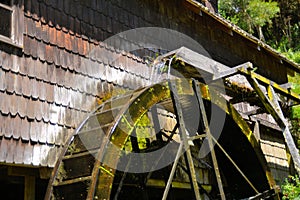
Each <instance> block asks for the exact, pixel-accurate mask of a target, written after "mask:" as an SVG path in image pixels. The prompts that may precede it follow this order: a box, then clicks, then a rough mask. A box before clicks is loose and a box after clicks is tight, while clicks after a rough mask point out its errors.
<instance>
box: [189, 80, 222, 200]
mask: <svg viewBox="0 0 300 200" xmlns="http://www.w3.org/2000/svg"><path fill="white" fill-rule="evenodd" d="M192 81H193V90H194V93H195V95H196V98H197V100H198V104H199V107H200V111H201V117H202V121H203V122H204V127H205V132H206V135H207V136H206V137H207V140H208V145H209V149H210V154H211V157H212V161H213V165H214V170H215V174H216V178H217V182H218V187H219V192H220V195H221V199H222V200H225V199H226V197H225V193H224V189H223V184H222V179H221V175H220V170H219V166H218V161H217V157H216V153H215V150H214V145H213V140H212V135H211V132H210V128H209V124H208V120H207V116H206V112H205V107H204V103H203V100H202V95H201V93H200V92H201V90H200V88H199V87H198V84H197V81H196V80H195V79H193V80H192Z"/></svg>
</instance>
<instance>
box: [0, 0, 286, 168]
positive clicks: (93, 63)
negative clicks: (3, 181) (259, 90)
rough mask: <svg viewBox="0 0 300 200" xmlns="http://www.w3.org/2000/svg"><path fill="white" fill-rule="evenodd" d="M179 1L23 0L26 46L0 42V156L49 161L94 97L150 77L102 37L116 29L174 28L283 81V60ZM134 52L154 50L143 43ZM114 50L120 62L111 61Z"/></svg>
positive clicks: (233, 61) (228, 59)
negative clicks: (144, 46) (21, 47)
mask: <svg viewBox="0 0 300 200" xmlns="http://www.w3.org/2000/svg"><path fill="white" fill-rule="evenodd" d="M184 2H185V1H181V0H175V1H159V0H154V1H153V0H126V1H119V0H111V1H107V0H63V1H60V0H39V1H37V0H24V18H25V19H24V35H23V46H24V48H23V49H18V48H13V47H11V46H9V45H6V44H2V43H1V44H0V99H1V101H0V162H1V163H9V164H11V163H15V164H24V165H34V166H49V167H53V165H54V163H55V161H56V159H57V156H58V154H59V152H60V150H61V148H62V146H63V144H64V143H65V141H66V138H67V137H68V135H70V134H71V132H73V131H74V130H75V127H77V126H78V125H79V123H80V121H82V120H83V119H84V117H85V116H86V115H87V114H88V113H89V112H90V111H91V110H92V109H93V108H94V107H95V106H96V105H97V100H101V99H102V98H103V97H104V96H105V95H106V94H107V93H110V92H111V91H112V90H113V89H114V88H118V87H119V88H126V89H135V88H138V87H141V86H144V85H146V84H148V83H149V74H150V72H149V68H148V67H147V66H146V64H145V63H144V61H143V60H142V59H141V58H139V57H137V56H135V55H133V54H130V53H128V52H123V51H120V50H118V49H114V48H112V47H110V46H107V45H105V44H104V43H102V41H103V40H105V39H107V38H108V37H110V36H112V35H114V34H116V33H119V32H121V31H125V30H129V29H133V28H137V27H150V26H154V27H164V28H169V29H173V30H177V31H179V32H182V33H184V34H186V35H188V36H190V37H192V38H193V39H195V40H196V41H198V42H199V43H200V44H201V45H202V46H203V47H204V48H205V49H206V50H207V51H208V53H209V54H210V56H211V57H212V58H213V59H215V60H218V61H220V62H222V63H224V64H227V65H229V66H235V65H238V64H240V63H243V62H246V61H251V62H254V64H255V65H256V66H259V69H258V71H260V72H261V73H262V74H263V75H265V76H267V77H269V78H272V79H273V80H275V81H277V82H278V83H285V82H286V81H287V77H286V73H287V71H288V70H287V68H286V67H285V65H288V66H289V67H291V66H290V65H289V64H288V63H286V62H285V61H282V62H280V59H278V58H277V57H276V56H275V57H274V55H273V54H272V53H270V51H269V50H266V49H265V48H264V47H261V46H259V45H257V44H258V41H256V40H254V39H253V38H247V35H246V36H243V35H241V34H238V33H237V32H236V31H235V30H233V29H230V28H229V27H228V26H224V23H225V22H224V21H220V19H219V18H217V17H212V15H211V14H209V13H208V12H207V11H205V10H202V11H201V12H198V13H195V10H193V8H189V7H188V6H184V5H185V4H184ZM253 41H254V42H253ZM176 42H177V41H174V43H176ZM141 48H143V47H141ZM170 50H173V49H170ZM273 53H274V52H273ZM137 55H150V56H154V55H155V54H154V52H152V51H151V50H149V49H143V51H142V53H141V54H138V53H137ZM115 56H117V57H119V59H118V62H114V63H113V64H112V63H109V62H108V60H107V59H108V58H110V57H115ZM274 72H276V73H274Z"/></svg>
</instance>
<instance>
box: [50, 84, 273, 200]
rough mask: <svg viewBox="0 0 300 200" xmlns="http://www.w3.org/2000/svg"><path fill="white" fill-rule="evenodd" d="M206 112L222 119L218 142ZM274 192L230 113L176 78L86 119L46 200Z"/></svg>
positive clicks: (249, 139) (247, 132) (255, 149)
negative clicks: (206, 151)
mask: <svg viewBox="0 0 300 200" xmlns="http://www.w3.org/2000/svg"><path fill="white" fill-rule="evenodd" d="M199 88H200V89H199ZM212 95H213V96H214V98H213V100H212V98H211V96H212ZM202 99H203V100H202ZM212 106H214V107H215V108H216V109H218V110H219V112H220V113H223V114H224V116H225V125H224V129H223V130H222V133H221V135H220V137H219V138H215V135H214V132H213V131H214V130H211V129H210V128H209V126H208V123H209V120H207V119H209V118H210V108H211V107H212ZM195 116H198V118H197V117H196V119H193V118H195ZM145 119H146V120H145ZM145 121H146V123H144V122H145ZM206 142H207V144H208V146H209V147H211V151H210V153H209V154H207V155H206V156H202V157H201V156H199V155H200V154H199V151H200V149H201V147H202V146H203V145H204V143H206ZM131 155H136V156H137V157H135V156H131ZM139 155H140V157H139ZM139 158H140V160H139ZM274 186H275V182H274V180H273V178H272V175H271V173H270V170H269V168H268V166H267V163H266V160H265V158H264V155H263V153H262V151H261V149H260V146H259V145H258V142H257V140H256V139H255V137H254V135H253V133H252V131H251V129H250V128H249V126H248V124H247V123H246V122H245V121H244V120H243V118H242V117H241V116H240V115H239V113H238V112H237V111H236V110H235V109H234V107H233V106H232V105H231V104H230V103H229V102H228V101H226V100H224V99H223V97H222V96H220V95H218V94H217V93H216V92H215V91H214V90H213V89H208V87H207V86H206V85H204V84H199V83H198V82H197V81H194V80H192V79H190V80H188V81H183V80H181V79H176V80H174V81H164V82H161V83H158V84H154V85H151V86H149V87H146V88H142V89H139V90H136V91H133V92H130V93H128V94H124V95H122V96H118V97H114V98H112V99H110V100H108V101H106V102H105V103H103V104H102V105H100V106H99V107H98V108H97V109H96V110H95V111H94V112H92V113H91V114H90V115H89V116H88V117H87V118H86V120H85V121H84V122H83V123H82V124H81V125H80V127H78V129H77V131H76V132H75V133H74V135H72V137H71V138H70V139H69V141H68V143H67V144H66V147H65V150H64V152H63V153H62V155H61V157H60V159H59V160H58V162H57V165H56V166H55V168H54V170H53V174H52V177H51V180H50V183H49V186H48V190H47V194H46V197H45V199H72V200H73V199H102V200H104V199H204V198H205V199H225V198H226V199H242V198H249V197H255V196H256V197H257V198H260V199H267V198H270V197H271V196H274V195H275V194H276V191H274V190H273V188H274Z"/></svg>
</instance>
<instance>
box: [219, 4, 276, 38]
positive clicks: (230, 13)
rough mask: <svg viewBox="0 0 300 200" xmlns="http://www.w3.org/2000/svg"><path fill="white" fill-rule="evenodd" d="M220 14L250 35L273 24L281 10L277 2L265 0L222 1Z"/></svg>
mask: <svg viewBox="0 0 300 200" xmlns="http://www.w3.org/2000/svg"><path fill="white" fill-rule="evenodd" d="M219 9H220V14H221V15H222V16H223V17H224V18H226V19H228V20H230V21H231V22H233V23H234V24H236V25H238V26H239V27H241V28H242V29H244V30H245V31H248V32H249V33H254V32H255V30H256V31H257V32H259V31H260V30H259V29H260V28H262V27H263V26H265V25H267V24H269V25H271V24H272V19H273V18H274V17H276V16H277V14H278V13H279V11H280V9H279V7H278V4H277V2H273V1H263V0H220V1H219Z"/></svg>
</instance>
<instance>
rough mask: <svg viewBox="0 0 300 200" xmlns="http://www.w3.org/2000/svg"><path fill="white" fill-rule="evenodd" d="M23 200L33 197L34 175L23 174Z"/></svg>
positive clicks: (29, 199) (30, 199)
mask: <svg viewBox="0 0 300 200" xmlns="http://www.w3.org/2000/svg"><path fill="white" fill-rule="evenodd" d="M24 187H25V188H24V200H32V199H35V177H34V176H25V184H24Z"/></svg>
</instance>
